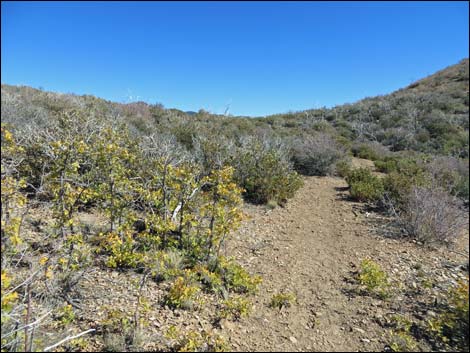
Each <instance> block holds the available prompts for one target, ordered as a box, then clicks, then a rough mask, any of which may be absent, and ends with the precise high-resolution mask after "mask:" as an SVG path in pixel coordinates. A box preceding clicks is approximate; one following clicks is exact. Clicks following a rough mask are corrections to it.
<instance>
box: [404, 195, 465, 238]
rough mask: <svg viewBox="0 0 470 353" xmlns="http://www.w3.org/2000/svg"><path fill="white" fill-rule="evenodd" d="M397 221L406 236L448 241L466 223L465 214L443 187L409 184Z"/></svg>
mask: <svg viewBox="0 0 470 353" xmlns="http://www.w3.org/2000/svg"><path fill="white" fill-rule="evenodd" d="M401 220H402V222H403V225H404V227H405V229H406V230H407V232H408V234H409V236H411V237H413V238H414V239H416V240H418V241H420V242H423V243H436V242H437V243H449V242H452V241H454V240H455V238H456V237H457V236H458V235H459V233H460V232H461V231H462V230H463V229H464V228H466V227H467V226H468V215H467V214H466V213H465V212H463V210H462V209H461V207H460V205H459V202H458V200H457V199H456V198H455V197H453V196H451V195H449V194H448V193H447V192H446V191H445V190H443V189H440V188H432V187H416V186H414V187H412V189H411V193H410V194H409V195H408V197H407V202H406V205H405V210H404V212H403V213H402V214H401Z"/></svg>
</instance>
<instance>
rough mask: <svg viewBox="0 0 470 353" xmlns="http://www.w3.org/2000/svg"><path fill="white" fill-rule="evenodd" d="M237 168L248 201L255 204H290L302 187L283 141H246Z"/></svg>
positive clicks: (237, 160) (242, 143)
mask: <svg viewBox="0 0 470 353" xmlns="http://www.w3.org/2000/svg"><path fill="white" fill-rule="evenodd" d="M233 165H234V167H235V174H234V175H235V178H236V180H237V182H238V184H239V185H240V186H241V187H242V188H243V189H245V192H244V196H245V198H246V199H247V200H249V201H251V202H254V203H266V202H268V201H269V200H274V201H276V202H278V203H283V202H286V200H287V199H288V198H290V197H292V196H293V195H294V193H295V191H297V190H298V189H299V188H300V186H301V185H302V179H301V178H300V177H299V176H298V175H297V173H296V172H295V171H294V170H293V169H292V165H291V164H290V162H289V159H288V156H287V150H286V147H285V146H284V145H283V144H282V143H280V142H279V141H271V140H264V141H260V140H258V139H255V138H247V139H244V140H242V141H241V146H240V147H239V148H238V150H237V153H236V156H235V159H234V162H233Z"/></svg>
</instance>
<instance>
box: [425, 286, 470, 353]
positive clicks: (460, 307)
mask: <svg viewBox="0 0 470 353" xmlns="http://www.w3.org/2000/svg"><path fill="white" fill-rule="evenodd" d="M468 293H469V291H468V278H467V279H466V280H461V281H459V283H458V284H457V286H455V287H451V288H449V290H448V293H447V296H446V303H445V306H444V309H443V310H441V313H440V314H439V316H438V317H437V318H435V319H433V320H431V321H429V328H430V330H431V332H432V333H433V334H434V336H435V337H437V338H438V339H439V340H440V341H441V342H443V343H444V344H446V345H450V346H451V347H455V348H458V349H461V350H462V351H463V352H465V351H468V348H469V325H468V321H469V320H468V318H469V312H468V303H469V298H468Z"/></svg>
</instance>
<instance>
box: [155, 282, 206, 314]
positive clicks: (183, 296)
mask: <svg viewBox="0 0 470 353" xmlns="http://www.w3.org/2000/svg"><path fill="white" fill-rule="evenodd" d="M199 292H200V288H199V287H198V286H196V285H195V284H194V281H193V278H191V276H190V275H188V274H185V275H184V276H179V277H177V278H176V280H175V281H174V283H173V284H172V285H171V287H170V290H169V291H168V293H167V295H166V296H165V298H164V300H163V302H164V304H165V305H168V306H169V307H171V308H181V309H192V308H194V306H195V304H197V302H198V297H199V295H198V294H199Z"/></svg>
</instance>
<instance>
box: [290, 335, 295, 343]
mask: <svg viewBox="0 0 470 353" xmlns="http://www.w3.org/2000/svg"><path fill="white" fill-rule="evenodd" d="M289 340H290V341H291V342H292V343H294V344H296V343H297V339H296V338H295V337H294V336H290V337H289Z"/></svg>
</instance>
